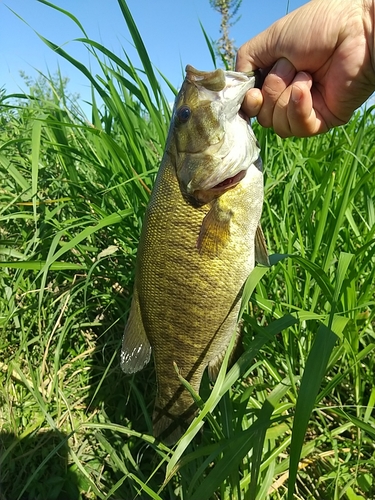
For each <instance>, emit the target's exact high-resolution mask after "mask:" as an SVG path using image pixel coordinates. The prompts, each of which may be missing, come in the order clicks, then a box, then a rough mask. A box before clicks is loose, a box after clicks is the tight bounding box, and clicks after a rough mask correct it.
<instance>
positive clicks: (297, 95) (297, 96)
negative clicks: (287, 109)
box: [290, 85, 302, 104]
mask: <svg viewBox="0 0 375 500" xmlns="http://www.w3.org/2000/svg"><path fill="white" fill-rule="evenodd" d="M290 97H291V99H292V101H293V102H294V103H295V104H298V103H299V102H300V100H301V98H302V90H301V89H300V88H299V87H297V85H292V92H291V94H290Z"/></svg>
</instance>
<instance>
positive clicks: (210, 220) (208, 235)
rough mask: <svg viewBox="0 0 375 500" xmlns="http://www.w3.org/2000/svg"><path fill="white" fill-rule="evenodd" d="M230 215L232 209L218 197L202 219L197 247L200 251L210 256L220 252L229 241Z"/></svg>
mask: <svg viewBox="0 0 375 500" xmlns="http://www.w3.org/2000/svg"><path fill="white" fill-rule="evenodd" d="M232 215H233V212H232V210H231V209H229V208H228V207H226V206H225V204H224V203H222V202H221V201H220V200H219V199H218V200H216V201H215V202H214V203H213V205H212V207H211V210H210V211H209V212H208V213H207V215H206V216H205V218H204V219H203V222H202V226H201V230H200V233H199V236H198V241H197V248H198V250H199V252H200V253H207V254H209V255H211V256H216V255H219V254H220V250H221V249H222V248H223V247H225V245H226V244H227V243H228V241H229V237H230V221H231V218H232Z"/></svg>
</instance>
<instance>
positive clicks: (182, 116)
mask: <svg viewBox="0 0 375 500" xmlns="http://www.w3.org/2000/svg"><path fill="white" fill-rule="evenodd" d="M176 114H177V118H178V119H179V120H180V122H181V123H186V122H187V121H188V120H189V118H190V116H191V109H190V108H189V106H181V108H179V109H178V110H177V113H176Z"/></svg>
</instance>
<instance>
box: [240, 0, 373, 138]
mask: <svg viewBox="0 0 375 500" xmlns="http://www.w3.org/2000/svg"><path fill="white" fill-rule="evenodd" d="M374 25H375V0H311V1H310V2H308V3H307V4H306V5H303V6H302V7H300V8H299V9H297V10H295V11H293V12H291V13H290V14H288V15H287V16H285V17H283V18H282V19H280V20H279V21H277V22H276V23H274V24H273V25H272V26H270V28H268V29H267V30H266V31H264V32H262V33H260V34H259V35H258V36H256V37H255V38H253V39H251V40H249V41H248V42H247V43H245V44H244V45H243V46H242V47H241V48H240V49H239V51H238V54H237V62H236V70H237V71H244V72H247V71H251V70H254V69H258V68H262V70H263V71H264V73H265V74H266V75H267V76H266V77H265V80H264V82H263V86H262V89H261V90H260V89H251V90H250V91H248V93H247V94H246V97H245V100H244V103H243V105H242V109H243V111H244V112H245V113H246V114H247V115H248V116H250V117H252V116H257V118H258V121H259V123H260V124H261V125H262V126H264V127H273V128H274V129H275V132H276V133H277V134H278V135H280V136H281V137H289V136H292V135H294V136H297V137H307V136H311V135H315V134H319V133H322V132H326V131H327V130H329V129H330V128H331V127H335V126H337V125H343V124H344V123H347V122H348V120H349V119H350V117H351V116H352V114H353V112H354V110H355V109H357V108H358V107H359V106H361V105H362V104H363V103H364V102H365V100H366V99H367V98H368V97H369V96H370V95H371V94H372V93H373V92H374V90H375V54H374V45H375V42H374V40H375V31H374Z"/></svg>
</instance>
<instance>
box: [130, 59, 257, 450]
mask: <svg viewBox="0 0 375 500" xmlns="http://www.w3.org/2000/svg"><path fill="white" fill-rule="evenodd" d="M189 73H190V78H189ZM194 75H196V76H197V79H196V80H194ZM236 75H239V74H237V73H234V72H224V71H222V70H216V71H215V72H198V71H197V70H194V68H191V67H188V69H187V78H186V79H185V82H184V85H183V87H182V89H181V91H180V94H179V95H178V96H177V98H176V103H175V108H174V114H173V118H172V122H171V127H170V132H169V136H168V140H167V144H166V148H165V153H164V156H163V159H162V162H161V166H160V169H159V172H158V176H157V179H156V182H155V186H154V189H153V192H152V195H151V198H150V202H149V205H148V207H147V210H146V214H145V219H144V223H143V228H142V234H141V238H140V243H139V248H138V254H137V264H136V277H135V285H134V294H133V300H132V305H131V310H130V314H129V319H128V323H127V325H126V328H125V334H124V340H123V347H122V353H121V366H122V369H123V370H124V371H125V372H126V373H134V372H135V371H138V370H139V369H141V368H142V367H143V366H144V365H145V364H146V363H147V362H148V361H149V359H150V356H151V351H152V353H153V359H154V363H155V369H156V379H157V396H156V401H155V408H154V414H153V425H154V435H155V436H156V437H160V438H161V439H163V441H164V442H165V443H166V444H173V443H174V442H175V441H176V440H177V439H178V438H179V437H180V435H181V434H182V433H183V431H184V428H185V427H186V424H187V423H189V422H190V421H191V419H192V418H193V416H194V414H195V413H196V410H197V409H196V407H195V405H194V401H193V399H192V397H191V395H190V393H189V392H188V391H187V390H186V389H185V388H184V387H183V386H182V385H181V383H180V381H179V379H178V376H177V373H176V370H175V367H174V363H175V364H176V365H177V367H178V369H179V372H180V375H182V377H184V378H185V379H186V380H187V381H188V382H189V383H190V384H191V386H192V387H193V389H194V390H195V391H196V392H198V391H199V386H200V383H201V380H202V376H203V372H204V370H205V369H206V367H207V366H208V365H209V366H210V368H211V369H210V370H209V372H210V374H211V375H213V374H215V373H217V371H218V368H219V366H220V363H221V359H222V354H223V352H224V351H225V349H226V347H227V346H228V344H229V341H230V338H231V336H232V334H233V332H234V331H235V329H236V326H237V322H238V312H239V306H240V299H241V293H242V288H243V285H244V283H245V281H246V279H247V277H248V275H249V273H250V272H251V270H252V269H253V267H254V255H255V249H254V246H255V240H256V233H257V231H259V229H258V224H259V219H260V216H261V211H262V204H263V174H262V171H261V168H260V163H259V161H258V162H257V160H258V157H259V148H258V146H257V145H256V140H255V137H254V135H253V133H252V130H251V129H250V125H249V124H248V123H246V122H245V120H244V119H243V118H240V117H239V116H238V114H237V113H238V109H239V106H240V103H241V101H242V99H243V96H244V94H245V92H246V90H247V89H248V88H250V87H251V86H252V84H253V81H250V82H249V78H244V76H243V75H242V74H241V76H238V77H237V78H238V79H239V83H238V87H239V92H238V94H236V96H235V99H236V100H237V102H236V104H235V106H230V105H228V109H230V111H228V112H227V114H226V108H225V104H226V102H225V101H224V104H223V109H221V110H219V113H218V101H219V102H220V99H219V98H218V91H217V89H218V88H219V91H220V81H219V80H220V78H221V82H222V83H221V89H222V88H223V87H224V86H225V85H227V79H228V78H231V79H232V80H233V79H234V80H235V78H236ZM198 77H199V79H198ZM213 80H214V84H213V85H212V81H213ZM253 80H254V79H253ZM218 82H219V83H218ZM205 84H206V85H207V88H208V91H207V92H206V93H205V90H206V88H205ZM212 87H214V89H215V90H212ZM210 96H211V97H212V99H213V100H214V99H215V100H216V101H215V108H214V110H213V111H212V113H213V116H210V108H209V106H208V105H207V101H208V100H209V97H210ZM200 101H202V102H204V103H205V104H204V106H200ZM229 104H230V103H229ZM187 105H189V106H190V107H189V110H191V115H192V117H194V118H191V119H188V120H187V121H186V123H183V124H181V123H179V122H178V110H179V109H180V108H181V106H185V107H186V106H187ZM232 108H233V109H234V111H233V109H232ZM232 114H233V117H232V118H231V119H232V121H233V124H234V126H236V127H237V128H238V140H241V141H243V140H246V141H247V142H248V144H247V148H248V154H249V158H248V159H247V163H248V165H243V164H241V165H239V166H238V169H239V172H240V171H241V169H242V168H245V169H246V173H245V174H244V177H243V179H242V180H241V181H240V182H238V183H237V184H235V185H231V184H230V183H226V182H225V179H226V178H228V175H227V172H226V170H225V154H224V153H225V151H226V149H225V148H227V149H228V144H226V140H227V138H228V137H231V141H232V143H231V144H229V149H230V148H234V147H236V144H235V142H234V143H233V137H236V134H233V131H232V130H228V127H229V125H232V122H230V118H229V117H230V116H232ZM176 115H177V118H176ZM186 116H189V113H187V112H186V110H185V109H184V115H183V120H185V119H186ZM217 117H219V118H217ZM236 120H237V122H238V123H237V122H236ZM240 120H241V121H240ZM227 122H228V123H227ZM197 124H199V127H198V126H197ZM228 124H229V125H228ZM202 127H203V128H204V129H205V131H206V136H207V139H205V142H206V146H207V148H206V149H205V150H203V151H202V153H205V151H207V150H208V151H211V153H210V154H211V155H212V162H211V163H210V162H208V159H209V157H210V154H204V158H205V161H204V170H203V171H202V164H200V163H199V161H197V159H199V154H198V155H197V152H196V147H195V144H197V141H198V139H197V141H195V142H194V137H196V134H197V133H199V130H201V129H202ZM210 127H215V128H214V129H213V130H211V134H209V132H210ZM220 127H221V128H220ZM197 131H198V132H197ZM209 137H213V138H214V139H213V142H210V139H209ZM218 138H219V140H220V141H221V142H222V144H220V143H218V142H217V141H218ZM201 139H202V137H200V138H199V140H201ZM212 145H214V146H215V147H212ZM216 145H218V146H217V147H216ZM238 147H239V150H241V151H242V150H243V148H244V144H242V143H241V144H240V145H239V146H238ZM189 150H190V152H189ZM191 151H192V152H191ZM212 151H213V153H212ZM220 151H221V153H220ZM220 154H222V155H223V156H224V159H223V160H222V162H221V165H220V169H221V172H217V171H215V170H214V169H216V170H217V169H218V167H217V164H218V155H220ZM241 155H243V151H242V152H241ZM227 156H229V154H228V153H227ZM234 156H235V155H233V151H231V155H230V157H231V162H232V163H233V157H234ZM189 162H190V163H189ZM233 168H234V166H233V164H232V165H231V166H230V169H231V170H230V173H231V174H232V171H233ZM237 173H238V172H236V174H237ZM225 175H226V177H225ZM194 176H197V178H198V180H195V177H194ZM208 176H211V178H215V181H213V182H216V177H217V180H218V182H217V183H216V184H217V185H218V184H220V186H219V187H218V188H215V185H213V186H212V188H208V189H206V188H205V189H203V190H201V189H200V186H201V185H202V184H201V182H202V181H201V179H204V182H206V180H207V177H208ZM241 177H242V176H241ZM223 181H224V182H223ZM222 184H223V186H222ZM228 186H229V187H228ZM202 198H204V200H202ZM257 240H259V238H257ZM263 253H264V252H263Z"/></svg>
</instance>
